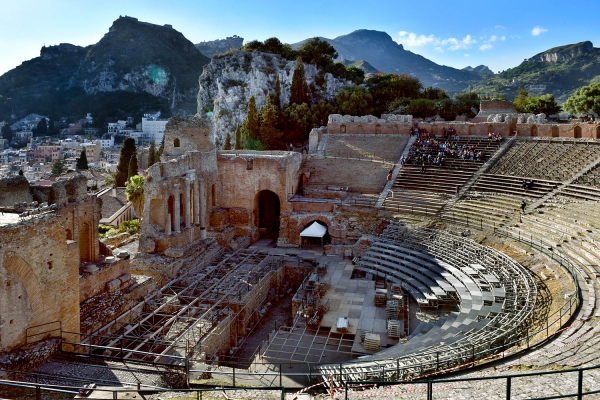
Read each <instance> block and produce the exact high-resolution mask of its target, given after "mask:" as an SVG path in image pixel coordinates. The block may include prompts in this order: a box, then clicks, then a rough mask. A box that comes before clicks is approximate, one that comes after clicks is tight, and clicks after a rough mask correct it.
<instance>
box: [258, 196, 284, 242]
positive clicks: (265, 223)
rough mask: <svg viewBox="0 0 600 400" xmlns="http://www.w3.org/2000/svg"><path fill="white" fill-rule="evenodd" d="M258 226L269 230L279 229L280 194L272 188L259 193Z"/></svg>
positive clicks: (266, 230) (275, 230)
mask: <svg viewBox="0 0 600 400" xmlns="http://www.w3.org/2000/svg"><path fill="white" fill-rule="evenodd" d="M257 197H258V206H257V211H258V228H259V229H262V230H264V231H265V233H267V232H277V231H279V212H280V203H279V196H277V195H276V194H275V193H273V192H271V191H270V190H263V191H261V192H259V193H258V196H257Z"/></svg>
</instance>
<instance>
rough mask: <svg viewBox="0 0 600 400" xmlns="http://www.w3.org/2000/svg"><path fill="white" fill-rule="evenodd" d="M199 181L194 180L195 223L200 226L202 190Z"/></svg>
mask: <svg viewBox="0 0 600 400" xmlns="http://www.w3.org/2000/svg"><path fill="white" fill-rule="evenodd" d="M198 186H199V185H198V180H197V179H194V223H195V224H196V225H199V224H200V193H199V192H200V188H199V187H198Z"/></svg>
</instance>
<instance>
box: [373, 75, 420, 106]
mask: <svg viewBox="0 0 600 400" xmlns="http://www.w3.org/2000/svg"><path fill="white" fill-rule="evenodd" d="M367 88H368V89H369V92H370V93H371V96H372V97H373V100H372V105H373V112H374V113H375V114H382V113H385V112H387V111H388V110H390V107H391V104H392V103H394V102H397V100H398V99H402V98H409V99H417V98H419V97H421V95H422V94H421V91H422V89H423V85H422V84H421V81H419V79H418V78H416V77H414V76H411V75H408V74H376V75H375V76H373V77H371V78H369V79H368V80H367Z"/></svg>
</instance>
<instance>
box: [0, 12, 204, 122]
mask: <svg viewBox="0 0 600 400" xmlns="http://www.w3.org/2000/svg"><path fill="white" fill-rule="evenodd" d="M208 61H209V59H208V58H207V57H205V56H204V55H202V54H201V53H200V52H199V51H198V49H196V47H194V44H193V43H192V42H190V41H189V40H187V39H186V38H185V37H184V36H183V35H182V34H181V33H180V32H178V31H176V30H175V29H173V28H172V27H171V26H169V25H165V26H160V25H154V24H149V23H144V22H140V21H138V20H137V19H135V18H131V17H121V18H119V19H117V20H116V21H115V22H114V23H113V25H112V26H111V27H110V29H109V31H108V33H107V34H106V35H104V37H103V38H102V39H101V40H100V41H99V42H98V43H96V44H94V45H91V46H88V47H85V48H83V47H78V46H73V45H70V44H61V45H59V46H51V47H44V48H42V50H41V52H40V57H37V58H34V59H32V60H29V61H26V62H24V63H23V64H21V65H20V66H19V67H17V68H15V69H13V70H11V71H9V72H7V73H6V74H4V75H2V76H1V77H0V94H1V95H2V96H3V98H4V99H7V98H10V99H11V100H10V101H9V102H7V101H4V102H3V103H2V105H1V106H0V120H2V119H7V118H8V117H9V116H10V114H11V113H13V114H16V116H17V117H18V116H23V115H26V114H28V113H31V112H37V113H41V114H49V115H51V116H52V117H54V118H58V117H60V116H72V117H79V118H80V117H81V116H82V115H84V114H83V113H85V112H92V114H93V115H94V116H95V117H100V118H101V117H102V116H104V115H106V116H110V115H111V114H113V115H112V116H120V117H122V116H124V115H121V114H123V113H125V112H126V113H133V114H136V111H138V112H140V111H143V110H142V109H143V108H144V107H146V108H161V109H163V111H164V112H165V113H166V114H175V115H177V114H193V113H195V108H196V102H195V98H196V94H197V91H198V80H197V79H198V76H199V75H200V73H201V71H202V67H203V66H204V65H206V64H207V63H208Z"/></svg>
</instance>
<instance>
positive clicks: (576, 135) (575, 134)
mask: <svg viewBox="0 0 600 400" xmlns="http://www.w3.org/2000/svg"><path fill="white" fill-rule="evenodd" d="M573 137H574V138H576V139H579V138H581V127H580V126H579V125H575V128H574V129H573Z"/></svg>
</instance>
